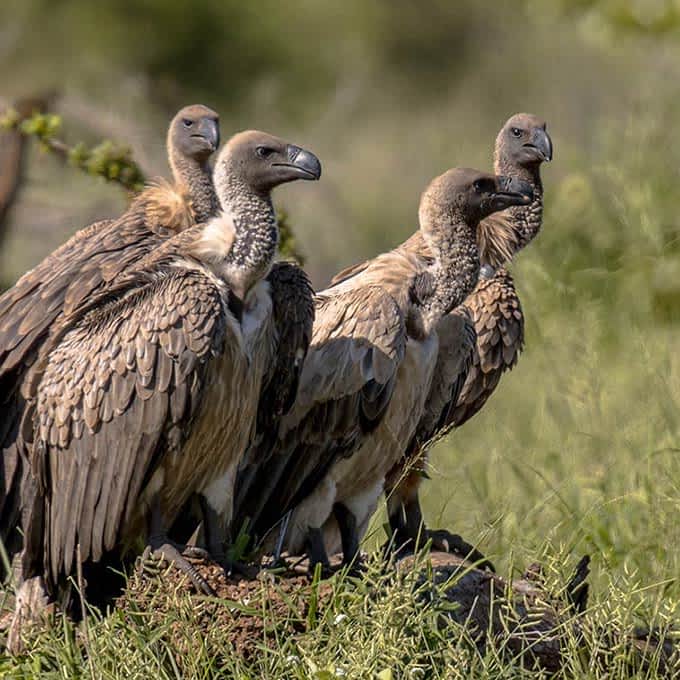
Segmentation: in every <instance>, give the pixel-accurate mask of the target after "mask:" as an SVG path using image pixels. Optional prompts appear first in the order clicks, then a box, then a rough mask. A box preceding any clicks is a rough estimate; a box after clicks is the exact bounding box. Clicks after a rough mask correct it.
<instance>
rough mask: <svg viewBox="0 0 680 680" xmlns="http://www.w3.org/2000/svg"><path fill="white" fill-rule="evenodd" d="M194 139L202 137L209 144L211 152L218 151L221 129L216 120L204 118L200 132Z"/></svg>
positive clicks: (199, 127) (200, 124)
mask: <svg viewBox="0 0 680 680" xmlns="http://www.w3.org/2000/svg"><path fill="white" fill-rule="evenodd" d="M192 137H202V138H203V139H205V141H206V142H208V145H209V146H210V152H211V153H212V152H213V151H217V147H218V146H219V145H220V127H219V124H218V123H217V121H216V120H212V119H210V118H202V119H201V122H200V123H199V124H198V132H197V133H196V134H194V135H192Z"/></svg>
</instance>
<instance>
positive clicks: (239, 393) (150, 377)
mask: <svg viewBox="0 0 680 680" xmlns="http://www.w3.org/2000/svg"><path fill="white" fill-rule="evenodd" d="M320 174H321V165H320V163H319V160H318V159H317V158H316V156H314V154H312V153H310V152H309V151H306V150H304V149H301V148H300V147H297V146H294V145H292V144H289V143H287V142H285V141H283V140H281V139H279V138H277V137H274V136H272V135H269V134H266V133H264V132H258V131H246V132H242V133H239V134H237V135H235V136H234V137H232V138H231V139H230V140H229V142H228V143H227V144H226V145H225V146H224V147H223V149H222V150H221V151H220V153H219V155H218V158H217V161H216V163H215V171H214V175H213V179H214V186H215V191H216V193H217V197H218V200H219V205H220V209H219V212H218V214H217V215H216V216H215V217H213V218H211V219H210V220H208V221H207V222H205V223H203V224H199V225H196V226H193V227H190V228H188V229H185V230H183V231H181V232H179V233H178V234H176V235H174V236H172V237H171V238H168V239H165V240H164V241H163V242H161V243H159V244H158V245H157V246H156V247H155V248H154V250H152V251H151V252H149V253H148V254H147V255H146V256H145V257H144V258H143V259H142V260H140V261H139V262H138V263H137V264H136V265H135V266H134V267H132V268H129V269H128V270H126V272H124V273H123V274H122V275H120V276H119V277H118V278H117V280H116V281H115V282H114V283H113V284H112V285H111V286H109V287H108V288H106V289H105V290H102V291H100V292H99V293H98V294H96V295H93V296H91V298H90V299H89V300H87V301H86V302H85V304H83V305H81V307H80V309H78V310H77V311H76V312H74V313H72V314H70V315H68V316H66V317H65V318H64V319H63V320H62V321H61V322H60V324H59V325H58V327H57V328H55V329H53V331H52V333H51V334H50V338H49V340H48V342H47V344H46V346H45V347H43V348H41V352H40V356H39V357H38V360H37V361H36V362H35V364H34V365H33V366H32V367H31V371H30V375H29V377H28V380H29V383H30V390H31V395H32V397H31V402H30V404H29V407H28V408H27V409H26V413H25V415H24V417H23V420H22V435H23V436H24V437H25V439H26V441H27V448H28V450H29V452H30V454H29V463H30V468H31V475H30V477H29V479H30V484H28V485H27V487H28V488H26V490H25V492H24V495H23V497H22V505H23V506H24V513H23V528H24V543H25V546H24V551H23V565H22V577H23V583H22V584H21V587H20V589H19V593H18V597H17V611H16V613H15V621H18V622H19V625H20V623H21V619H22V617H23V616H24V615H25V611H26V610H27V609H28V607H29V606H31V605H32V606H33V608H34V609H35V603H36V602H45V601H47V600H49V599H53V598H55V597H57V596H59V595H60V594H61V593H63V592H65V589H66V585H67V580H68V578H69V577H70V576H72V575H73V574H74V573H75V572H76V570H77V568H78V564H79V563H84V564H87V563H88V562H89V563H97V562H99V561H100V560H102V559H103V558H104V557H105V555H106V554H107V553H110V552H112V551H113V552H115V553H118V552H125V551H127V550H130V551H132V552H134V551H135V549H136V548H138V547H139V546H138V542H139V539H140V538H141V539H142V540H143V541H144V542H145V544H146V545H147V546H148V547H149V548H150V549H151V550H152V551H153V552H154V554H158V555H162V556H164V557H165V558H167V559H169V560H171V561H173V562H175V564H176V565H177V566H178V567H180V568H181V569H183V570H184V571H185V572H186V573H187V574H189V576H190V578H191V579H192V581H193V582H194V584H195V585H196V586H197V587H198V588H201V589H203V590H204V592H210V589H209V587H207V584H206V583H205V582H204V581H203V579H201V577H200V576H199V575H198V574H197V572H196V571H195V569H194V568H193V567H192V566H191V565H190V564H189V562H188V561H187V560H186V558H185V557H184V556H183V555H182V554H181V552H182V549H183V547H182V546H178V545H177V544H175V543H173V542H171V541H170V540H169V539H168V538H167V530H168V529H169V527H170V526H171V524H172V523H173V521H174V520H175V519H176V517H177V515H178V513H179V512H180V511H181V509H182V507H183V505H184V504H185V503H186V502H187V500H188V499H189V497H190V496H191V495H192V494H196V493H198V494H200V495H201V496H202V497H203V498H204V499H205V503H206V506H207V507H208V508H209V509H210V511H211V512H210V514H209V515H208V517H207V519H211V520H214V521H215V522H217V523H218V524H219V526H218V527H215V526H210V527H208V529H207V530H206V534H207V535H208V536H209V537H212V538H213V539H214V540H215V541H216V542H220V541H221V540H222V539H223V537H224V527H225V526H226V525H227V524H228V523H229V520H230V516H231V507H232V495H233V486H234V478H235V473H236V469H237V467H238V465H239V463H240V461H241V458H242V456H243V454H244V452H245V450H246V447H247V444H248V443H249V441H250V438H251V437H252V434H253V432H254V430H255V421H256V417H257V411H258V404H259V399H260V392H261V386H262V384H263V382H265V380H266V376H268V375H270V374H271V373H272V372H273V373H276V372H277V371H283V372H284V373H285V369H283V368H282V364H281V361H280V357H277V356H276V354H277V352H278V353H279V354H281V355H284V356H290V355H291V354H292V355H293V356H294V358H297V357H298V356H299V354H300V352H301V350H290V349H288V348H284V349H283V350H282V349H281V345H282V344H284V342H283V341H282V340H281V339H280V338H279V337H278V332H279V329H278V328H276V326H275V324H276V322H277V320H278V319H277V315H276V314H274V313H273V310H272V306H273V303H274V302H275V298H277V296H278V297H279V298H280V297H281V296H282V295H285V291H283V292H282V291H278V293H277V294H276V295H273V294H272V293H271V292H270V287H271V284H270V282H269V281H267V280H266V279H265V277H266V276H267V274H268V273H269V271H270V267H271V264H272V260H273V257H274V255H275V253H276V248H277V244H278V226H277V221H276V216H275V212H274V208H273V205H272V199H271V192H272V190H273V189H274V188H275V187H277V186H278V185H280V184H284V183H286V182H292V181H294V180H298V179H307V180H316V179H318V178H319V177H320ZM130 247H132V246H130ZM297 280H298V279H297V278H296V277H290V276H289V277H288V278H286V277H285V276H282V275H280V276H278V277H277V278H276V282H278V283H279V285H280V286H282V287H283V288H285V287H286V286H289V285H292V286H293V287H294V286H295V285H296V282H297ZM294 293H295V292H294V291H293V292H292V293H291V297H293V298H294V296H295V294H294ZM284 330H285V326H284ZM289 370H293V369H289ZM206 521H207V520H206ZM209 547H212V546H209ZM216 549H219V546H218V548H216ZM36 592H37V593H39V595H38V596H36Z"/></svg>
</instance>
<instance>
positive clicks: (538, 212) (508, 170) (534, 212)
mask: <svg viewBox="0 0 680 680" xmlns="http://www.w3.org/2000/svg"><path fill="white" fill-rule="evenodd" d="M494 168H495V172H496V174H497V175H507V176H508V177H513V178H517V179H521V180H523V181H525V182H528V183H529V185H530V186H531V188H532V189H533V192H534V200H533V201H532V202H531V203H529V205H523V206H513V207H512V208H508V209H507V210H505V211H504V212H503V214H504V215H507V216H508V217H509V220H510V224H511V225H512V229H513V231H514V232H515V239H516V243H515V244H514V252H513V255H514V254H515V253H517V252H518V251H520V250H522V248H524V246H526V245H528V244H529V243H531V241H532V240H533V239H534V238H535V236H536V235H537V234H538V232H539V231H540V229H541V224H542V222H543V183H542V182H541V164H540V163H534V164H532V165H530V166H525V165H519V164H517V163H513V162H511V161H509V160H508V159H504V158H499V159H496V162H495V164H494Z"/></svg>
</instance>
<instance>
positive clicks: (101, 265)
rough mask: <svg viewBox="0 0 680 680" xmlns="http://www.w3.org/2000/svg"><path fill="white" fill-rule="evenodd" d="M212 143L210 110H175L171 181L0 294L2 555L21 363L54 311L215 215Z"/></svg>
mask: <svg viewBox="0 0 680 680" xmlns="http://www.w3.org/2000/svg"><path fill="white" fill-rule="evenodd" d="M218 145H219V119H218V115H217V114H216V113H215V112H214V111H212V110H211V109H209V108H208V107H206V106H201V105H193V106H187V107H185V108H183V109H181V110H180V111H179V112H178V113H177V114H176V116H175V117H174V118H173V120H172V122H171V123H170V126H169V128H168V135H167V153H168V161H169V164H170V167H171V169H172V174H173V179H174V185H169V184H167V183H166V182H164V181H162V180H160V181H157V182H155V183H154V184H152V185H151V186H149V187H148V188H147V189H145V190H144V191H143V192H142V193H141V194H140V195H139V196H137V197H136V198H135V199H134V201H133V202H132V204H131V206H130V208H129V209H128V210H127V211H126V212H125V213H124V214H123V215H122V216H121V217H120V218H118V219H111V220H102V221H99V222H95V223H94V224H91V225H90V226H88V227H86V228H85V229H82V230H80V231H78V232H77V233H76V234H74V236H72V237H71V238H70V239H69V240H68V241H67V242H66V243H64V244H63V245H62V246H61V247H60V248H58V249H57V250H56V251H54V252H53V253H52V254H51V255H49V256H48V257H46V258H45V259H44V260H43V261H42V262H40V263H39V264H38V265H37V266H36V267H34V268H33V269H32V270H30V271H29V272H27V273H26V274H24V276H22V277H21V278H20V279H19V281H18V282H17V283H16V284H15V285H14V286H13V287H12V288H10V289H9V290H8V291H6V292H5V293H4V294H3V295H2V296H1V297H0V455H2V466H0V475H1V478H0V539H2V541H3V543H4V544H5V547H6V548H7V550H8V553H9V554H10V556H12V555H14V554H15V553H16V552H17V551H18V550H19V549H20V547H21V534H20V532H19V531H18V523H19V514H20V506H21V501H20V490H19V489H20V479H21V475H22V456H21V455H20V450H21V442H20V438H19V431H18V429H19V422H20V420H21V415H22V413H23V411H24V408H25V398H26V396H27V395H26V394H25V393H24V394H22V391H24V392H25V390H22V387H23V386H24V378H25V376H26V373H27V371H28V369H29V368H30V366H31V365H32V364H33V362H34V361H35V358H36V356H37V354H38V352H39V350H40V347H41V346H42V345H43V344H44V343H45V341H46V339H47V336H48V334H49V331H50V329H51V328H52V326H53V325H54V324H55V322H57V321H58V320H59V319H60V318H61V317H63V316H64V315H68V314H70V313H72V312H74V311H76V310H77V309H78V308H79V306H80V305H82V304H83V303H84V302H85V301H87V300H88V299H89V298H90V297H91V296H92V295H93V294H95V293H96V292H97V291H98V290H100V289H102V288H104V287H106V286H108V285H110V284H111V282H113V281H115V279H116V278H117V277H118V276H120V274H121V273H122V272H124V271H125V270H126V269H127V268H129V267H131V266H133V265H134V264H135V263H136V262H137V261H139V260H140V259H141V258H143V257H144V256H145V255H146V254H147V253H148V252H150V251H151V250H152V249H154V248H155V247H157V246H158V244H160V243H161V242H162V241H163V240H164V239H166V238H167V237H169V236H170V235H172V234H174V233H176V232H177V231H180V230H181V229H184V228H186V227H188V226H190V225H191V224H193V223H195V222H197V221H204V220H206V219H208V218H209V217H210V216H211V215H213V214H215V213H216V211H217V200H216V198H215V192H214V189H213V184H212V170H211V168H210V166H209V164H208V162H209V158H210V156H211V155H212V153H213V152H214V151H216V150H217V147H218Z"/></svg>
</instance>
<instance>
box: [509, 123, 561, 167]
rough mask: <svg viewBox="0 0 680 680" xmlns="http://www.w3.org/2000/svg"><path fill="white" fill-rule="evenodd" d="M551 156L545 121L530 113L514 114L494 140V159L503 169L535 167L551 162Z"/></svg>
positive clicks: (550, 145)
mask: <svg viewBox="0 0 680 680" xmlns="http://www.w3.org/2000/svg"><path fill="white" fill-rule="evenodd" d="M552 154H553V149H552V140H551V139H550V135H549V134H548V133H547V131H546V123H545V121H544V120H543V119H541V118H538V117H537V116H534V115H532V114H531V113H516V114H515V115H514V116H512V117H511V118H509V119H508V121H507V122H506V123H505V125H504V126H503V127H502V128H501V131H500V132H499V133H498V137H497V138H496V158H497V160H498V162H499V163H500V167H503V168H506V167H509V166H518V165H519V166H522V167H531V166H537V165H540V164H541V163H543V162H546V161H551V160H552Z"/></svg>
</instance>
